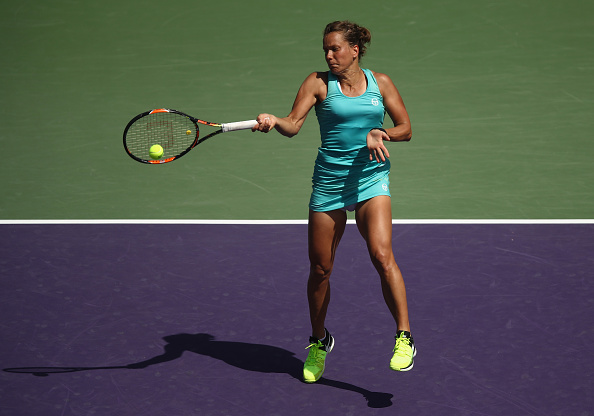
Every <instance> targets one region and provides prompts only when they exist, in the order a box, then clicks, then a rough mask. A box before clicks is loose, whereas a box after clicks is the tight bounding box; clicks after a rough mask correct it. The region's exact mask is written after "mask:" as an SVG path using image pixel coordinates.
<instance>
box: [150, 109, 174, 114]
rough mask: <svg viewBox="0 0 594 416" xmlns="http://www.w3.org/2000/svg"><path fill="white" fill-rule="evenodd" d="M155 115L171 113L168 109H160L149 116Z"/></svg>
mask: <svg viewBox="0 0 594 416" xmlns="http://www.w3.org/2000/svg"><path fill="white" fill-rule="evenodd" d="M155 113H170V111H169V110H168V109H166V108H158V109H156V110H153V111H151V112H150V113H149V114H155Z"/></svg>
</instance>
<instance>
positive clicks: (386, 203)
mask: <svg viewBox="0 0 594 416" xmlns="http://www.w3.org/2000/svg"><path fill="white" fill-rule="evenodd" d="M355 218H356V220H357V227H358V228H359V232H360V233H361V235H362V236H363V238H364V239H365V241H366V242H367V249H368V251H369V255H370V257H371V261H372V262H373V265H374V266H375V269H376V270H377V272H378V273H379V276H380V279H381V285H382V293H383V295H384V300H385V301H386V304H387V305H388V308H389V309H390V312H391V313H392V316H393V317H394V321H395V322H396V326H397V330H401V331H408V332H410V323H409V319H408V305H407V301H406V288H405V286H404V280H403V278H402V273H401V272H400V269H399V268H398V265H397V264H396V260H395V259H394V252H393V251H392V206H391V200H390V197H389V196H386V195H381V196H377V197H375V198H372V199H370V200H367V201H365V202H362V203H360V204H358V206H357V210H356V215H355Z"/></svg>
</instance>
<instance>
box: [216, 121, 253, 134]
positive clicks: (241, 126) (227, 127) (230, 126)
mask: <svg viewBox="0 0 594 416" xmlns="http://www.w3.org/2000/svg"><path fill="white" fill-rule="evenodd" d="M256 124H258V122H257V121H256V120H246V121H236V122H234V123H223V124H221V129H222V130H223V132H224V133H226V132H228V131H234V130H247V129H251V128H252V127H254V126H255V125H256Z"/></svg>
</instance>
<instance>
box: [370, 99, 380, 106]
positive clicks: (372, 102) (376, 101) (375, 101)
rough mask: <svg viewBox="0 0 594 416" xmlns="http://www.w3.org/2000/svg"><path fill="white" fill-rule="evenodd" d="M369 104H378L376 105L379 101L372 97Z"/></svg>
mask: <svg viewBox="0 0 594 416" xmlns="http://www.w3.org/2000/svg"><path fill="white" fill-rule="evenodd" d="M371 104H373V105H375V106H378V105H379V101H378V99H377V98H372V99H371Z"/></svg>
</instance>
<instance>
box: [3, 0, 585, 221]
mask: <svg viewBox="0 0 594 416" xmlns="http://www.w3.org/2000/svg"><path fill="white" fill-rule="evenodd" d="M342 19H350V20H353V21H356V22H358V23H360V24H362V25H364V26H367V27H368V28H369V29H370V30H371V31H372V34H373V40H372V44H371V47H370V49H369V51H368V55H367V56H366V57H365V58H364V60H363V63H362V66H364V67H369V68H371V69H373V70H375V71H378V72H384V73H387V74H389V75H390V76H391V77H392V79H393V80H394V81H395V83H396V85H397V86H398V88H399V89H400V92H401V94H402V96H403V98H404V100H405V103H406V105H407V108H408V110H409V113H410V116H411V119H412V123H413V140H412V141H411V142H410V143H396V144H391V145H390V146H391V148H390V153H391V156H392V165H393V170H392V174H391V180H392V187H391V190H392V195H393V216H394V218H395V219H479V218H480V219H482V218H488V219H584V218H592V213H593V207H594V192H593V191H592V186H593V183H594V168H593V160H594V142H593V140H592V136H593V130H594V129H593V127H594V122H593V121H592V120H593V117H592V115H593V114H594V102H593V99H594V48H593V47H592V41H593V36H594V4H592V3H589V2H584V1H583V0H567V1H564V2H558V1H551V0H544V1H543V0H538V1H537V0H526V1H520V2H518V1H512V0H502V1H497V2H483V1H471V0H460V1H437V0H427V1H412V0H407V1H383V0H382V1H376V0H371V1H367V2H360V1H352V0H346V1H344V0H343V1H336V0H330V1H325V2H319V1H313V0H301V1H298V2H295V1H262V0H250V1H243V0H242V1H239V0H219V1H210V0H209V1H204V0H198V1H195V0H194V1H189V0H179V1H171V2H164V1H155V0H144V1H136V0H133V1H114V0H106V1H101V2H88V1H82V0H80V1H65V0H56V1H51V2H47V1H40V0H33V1H22V2H6V3H5V4H4V5H3V13H2V14H1V15H0V31H1V36H2V46H1V48H2V53H1V55H0V60H1V66H2V71H1V73H0V94H1V96H2V99H1V101H0V105H1V109H0V110H1V111H0V114H1V118H2V123H0V143H1V144H2V146H1V148H2V156H3V160H2V163H1V164H0V172H1V177H2V196H1V199H0V219H3V220H12V219H272V220H275V219H303V218H306V216H307V202H308V198H309V192H310V189H311V174H312V170H313V162H314V158H315V155H316V150H317V146H318V143H319V137H318V126H317V121H316V119H315V114H314V113H313V112H312V113H310V116H309V118H308V119H307V121H306V123H305V125H304V128H303V129H302V131H301V133H300V134H299V135H298V136H296V137H294V138H292V139H287V138H284V137H282V136H280V135H279V134H278V133H276V132H273V133H270V134H268V135H264V134H259V133H251V132H249V131H248V132H245V131H244V132H234V133H229V134H226V135H221V136H218V137H217V138H216V139H213V140H211V141H208V142H206V143H204V144H202V145H200V146H199V147H198V148H197V149H195V150H193V151H192V152H190V153H189V154H188V155H187V156H185V157H184V158H182V159H180V160H179V161H176V162H174V163H170V164H167V165H164V166H145V165H141V164H139V163H136V162H134V161H133V160H132V159H130V158H129V157H128V156H127V155H126V154H125V153H124V150H123V147H122V131H123V128H124V126H125V125H126V123H127V122H128V120H129V119H130V118H132V117H133V116H134V115H136V114H138V113H140V112H143V111H145V110H149V109H152V108H157V107H169V108H175V109H178V110H181V111H184V112H187V113H189V114H191V115H195V116H197V117H201V118H204V119H207V120H213V121H236V120H244V119H250V118H255V117H256V116H257V114H258V113H259V112H264V111H266V112H271V113H274V114H277V115H285V114H287V113H288V111H289V110H290V107H291V104H292V101H293V99H294V97H295V94H296V92H297V89H298V87H299V85H300V84H301V82H302V81H303V79H305V77H306V76H307V75H308V74H309V73H310V72H312V71H315V70H325V69H326V67H325V62H324V59H323V52H322V49H321V32H322V29H323V27H324V26H325V24H326V23H328V22H330V21H333V20H342Z"/></svg>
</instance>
